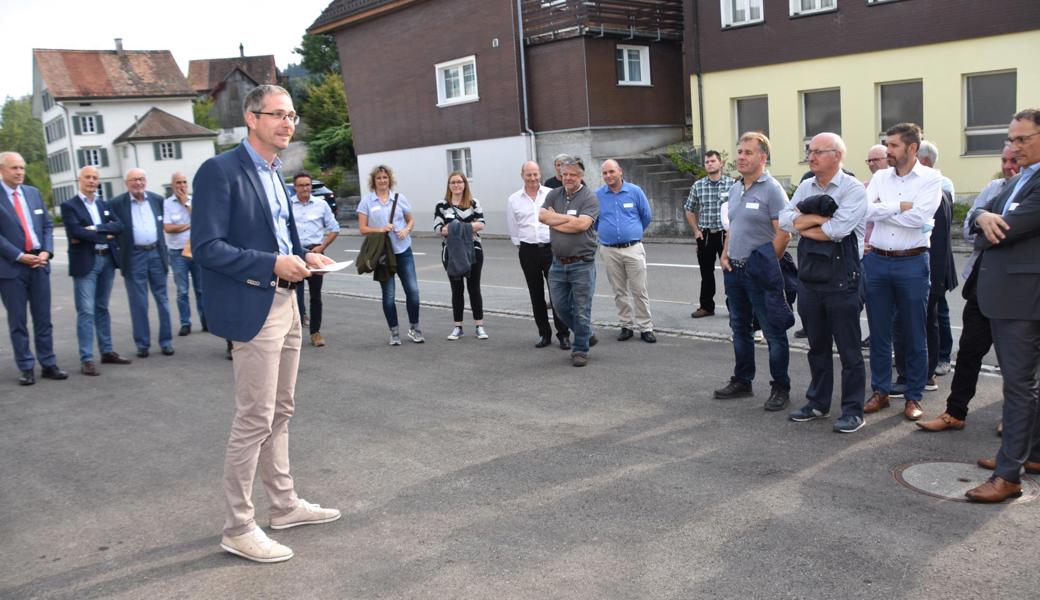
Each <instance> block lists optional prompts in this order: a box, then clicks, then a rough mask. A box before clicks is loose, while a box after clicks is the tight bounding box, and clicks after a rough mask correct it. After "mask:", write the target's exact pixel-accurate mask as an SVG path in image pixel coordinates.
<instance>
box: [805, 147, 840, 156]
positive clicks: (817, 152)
mask: <svg viewBox="0 0 1040 600" xmlns="http://www.w3.org/2000/svg"><path fill="white" fill-rule="evenodd" d="M828 152H837V150H835V149H834V148H829V149H827V150H813V149H812V148H810V149H808V150H806V151H805V155H806V156H819V155H821V154H826V153H828Z"/></svg>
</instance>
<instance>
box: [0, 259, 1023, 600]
mask: <svg viewBox="0 0 1040 600" xmlns="http://www.w3.org/2000/svg"><path fill="white" fill-rule="evenodd" d="M358 245H359V243H358V240H357V239H341V240H339V241H337V242H336V244H335V245H334V246H333V249H334V255H336V256H337V258H340V257H346V256H349V253H347V252H342V254H338V253H339V252H341V251H345V250H348V249H353V248H356V247H357V246H358ZM416 249H417V250H418V251H420V252H425V254H424V255H421V256H419V260H418V264H419V278H420V280H421V283H420V287H421V290H422V296H423V300H424V306H423V308H422V322H423V326H424V329H425V331H426V334H427V337H428V342H427V343H426V344H424V345H415V344H411V343H410V342H408V341H405V345H403V346H401V347H399V348H390V347H388V346H386V345H385V344H386V340H385V333H386V327H385V323H384V321H383V318H382V314H381V311H380V306H379V303H378V302H377V301H375V297H376V296H377V293H378V287H377V286H376V284H375V283H374V282H372V281H370V280H368V279H367V278H359V277H357V276H351V275H330V276H328V277H327V279H326V289H327V290H329V293H328V295H327V299H326V319H325V320H326V325H325V326H324V327H323V333H325V335H326V337H327V338H328V341H329V345H328V346H327V347H325V348H320V349H319V348H312V347H310V346H306V347H305V348H304V349H303V357H302V364H301V368H300V378H299V381H298V384H297V407H296V416H295V417H294V419H293V422H292V427H291V429H292V435H291V448H292V460H293V474H294V477H295V479H296V484H297V490H298V492H299V493H300V495H301V496H302V497H304V498H306V499H308V500H310V501H312V502H318V503H321V504H323V505H325V506H337V507H339V508H341V509H342V510H343V511H344V518H343V519H341V520H340V521H337V522H335V523H331V524H327V525H318V526H312V527H301V528H296V529H291V530H286V531H283V532H277V535H275V536H273V537H275V539H278V540H279V541H281V542H283V543H286V544H288V545H289V546H291V547H292V548H293V549H294V550H295V552H296V556H295V558H293V559H292V560H290V561H288V562H286V563H280V564H276V565H259V564H255V563H250V562H247V561H245V560H243V559H240V558H238V557H234V556H231V555H229V554H226V553H224V552H223V551H221V550H220V548H219V546H218V543H219V536H220V528H221V524H222V521H223V510H222V495H221V489H220V485H221V469H222V458H223V450H224V444H225V442H226V439H227V434H228V425H229V423H230V419H231V414H232V400H231V394H232V385H231V369H230V363H228V362H227V361H225V360H224V358H223V342H222V341H221V340H219V339H217V338H214V337H212V336H210V335H208V334H199V333H195V334H192V335H191V336H189V337H187V338H175V340H174V345H175V347H176V350H177V353H176V355H175V356H172V357H164V356H161V355H158V354H155V353H153V355H152V357H150V358H147V359H135V360H134V363H133V364H132V365H129V366H122V367H117V366H109V365H102V367H103V370H102V375H101V376H100V377H97V378H86V377H83V376H81V375H79V374H73V375H71V376H70V379H69V380H67V381H64V382H53V381H40V382H38V383H37V384H36V385H35V386H33V387H30V388H19V387H18V386H17V385H16V383H15V378H16V372H15V370H14V367H13V363H12V360H11V355H10V350H9V348H8V346H7V344H8V342H7V340H2V341H0V343H2V344H3V348H0V367H2V368H0V408H2V409H3V415H4V416H3V418H2V419H0V507H2V509H0V540H2V541H3V543H2V544H0V565H3V566H2V567H0V598H5V599H6V598H70V599H71V598H76V599H79V598H111V597H115V598H214V597H229V598H267V597H271V598H273V597H280V598H365V599H367V598H492V597H494V598H500V599H506V598H510V599H511V598H524V599H526V598H589V599H593V598H595V599H601V598H674V599H686V598H886V599H897V598H899V599H902V598H906V599H915V600H916V599H919V598H936V599H940V598H941V599H948V598H987V599H988V598H998V597H1025V598H1030V597H1035V596H1036V590H1037V589H1040V576H1038V575H1037V574H1036V569H1035V564H1034V563H1035V557H1036V556H1037V555H1038V554H1040V541H1038V540H1040V535H1038V533H1040V525H1038V523H1040V519H1038V518H1037V516H1038V512H1037V511H1038V510H1040V503H1037V502H1025V503H1016V504H1012V505H1001V506H977V505H969V504H966V503H961V502H951V501H944V500H940V499H936V498H933V497H929V496H926V495H922V494H919V493H917V492H914V491H911V490H909V489H907V488H905V487H903V486H901V485H900V484H899V483H897V482H896V480H895V479H894V477H893V469H895V468H896V467H898V466H900V465H904V464H907V463H911V462H915V461H922V460H932V459H935V460H951V461H972V460H974V459H975V458H977V457H981V456H991V455H992V454H993V453H994V452H995V450H996V448H997V446H998V443H999V442H998V439H997V438H996V437H995V436H994V435H993V424H994V423H995V422H996V421H997V420H998V419H999V417H1000V403H999V381H1000V380H999V378H997V377H993V376H984V377H983V378H982V379H981V383H980V389H979V395H978V397H977V398H976V400H975V402H974V403H973V404H972V413H971V415H970V421H969V426H968V428H967V429H965V430H964V431H962V432H954V433H944V434H927V433H922V432H919V431H917V428H916V427H915V426H913V425H912V424H910V423H908V422H906V421H905V420H903V419H902V417H901V415H900V414H899V413H898V412H897V411H896V410H889V411H886V412H883V413H880V414H878V415H873V416H870V417H869V418H868V424H867V426H866V427H865V428H864V429H862V430H860V431H859V432H858V433H856V434H853V435H840V434H835V433H832V432H831V427H830V422H829V421H826V422H825V421H817V422H811V423H792V422H790V421H788V420H786V418H785V415H784V414H775V413H766V412H764V411H763V410H762V408H761V406H762V402H763V401H764V400H765V395H766V391H767V390H766V385H765V383H764V382H763V380H762V377H761V376H760V377H759V379H758V380H757V381H756V392H757V396H756V397H755V398H754V399H750V400H738V401H728V402H723V401H717V400H713V399H711V390H712V389H714V388H716V387H720V386H721V385H722V384H723V383H725V381H726V379H727V378H728V376H729V374H730V371H731V369H732V349H731V347H730V345H729V344H728V342H727V341H726V340H725V339H724V338H725V336H724V334H723V333H722V332H724V328H725V319H724V318H722V317H715V318H714V319H706V320H699V321H696V322H695V321H693V320H692V319H690V318H689V312H690V310H691V306H690V304H689V303H690V300H691V298H693V297H694V295H695V293H696V288H695V287H694V284H693V283H692V282H691V279H692V277H693V276H695V274H696V270H695V269H690V268H689V267H681V266H671V267H666V266H661V267H651V276H650V286H651V296H652V297H653V309H654V314H655V320H656V321H657V324H658V331H659V332H661V334H660V335H659V339H660V342H659V343H658V344H656V345H649V344H645V343H643V342H641V341H639V340H631V341H628V342H624V343H619V342H616V341H614V340H613V335H612V334H613V331H612V330H610V328H609V327H608V325H606V323H609V322H611V321H612V318H611V317H612V315H613V307H612V302H611V299H609V298H608V297H606V296H604V295H599V296H597V297H596V300H595V304H594V309H595V310H594V315H595V319H596V320H597V321H599V322H600V323H601V325H599V326H598V329H599V331H600V334H601V335H600V337H601V338H602V340H603V341H602V342H601V343H600V344H599V345H598V346H596V347H595V348H594V349H593V350H592V352H591V354H590V359H591V360H590V365H589V366H588V367H586V368H584V369H575V368H573V367H571V366H570V363H569V360H568V356H567V353H566V352H562V351H560V350H559V349H556V348H554V347H553V348H545V349H541V350H537V349H535V348H533V345H532V344H533V342H534V336H535V329H534V326H533V324H532V323H531V322H530V319H529V318H528V317H526V316H524V314H523V313H524V312H525V307H526V305H527V301H526V291H525V290H524V289H523V283H522V278H521V275H520V271H519V267H518V266H517V265H516V263H515V256H514V254H513V252H512V250H510V249H509V248H508V247H506V245H505V244H504V243H501V242H491V243H489V249H488V262H487V264H486V267H485V273H487V276H486V278H485V280H486V282H487V283H486V285H485V294H486V302H485V303H486V305H487V306H488V309H489V314H488V315H487V324H488V330H489V333H490V334H491V339H489V340H486V341H478V340H476V339H474V338H473V337H472V336H467V337H465V338H463V339H462V340H459V341H457V342H449V341H447V340H445V339H444V337H443V336H444V335H445V334H447V332H448V330H449V328H450V325H451V316H450V311H449V310H447V309H446V308H444V307H443V306H444V305H446V304H447V298H448V288H447V284H446V282H445V279H444V275H443V272H442V270H441V268H440V266H439V264H438V262H437V259H436V256H435V250H436V242H435V241H434V240H420V241H419V242H418V243H417V248H416ZM62 254H63V253H59V257H60V256H62ZM648 255H649V257H650V260H651V262H653V263H660V264H677V265H679V264H686V265H689V264H691V263H692V262H693V261H692V253H690V251H689V248H688V247H682V246H665V245H661V246H658V245H654V246H651V247H650V248H649V249H648ZM58 262H59V264H57V265H56V266H55V273H54V275H53V276H52V282H53V284H54V310H53V314H54V320H55V327H56V337H57V351H58V356H59V361H60V364H62V365H63V366H64V367H65V368H66V369H68V370H70V371H73V370H74V368H75V366H76V365H75V341H74V320H75V319H74V311H73V309H72V300H71V280H70V278H68V277H67V276H66V275H65V267H64V265H63V264H61V261H58ZM599 289H600V291H601V293H602V292H605V291H606V290H607V286H606V280H605V277H602V278H601V279H600V285H599ZM951 298H952V297H951ZM719 300H720V301H721V292H720V296H719ZM399 309H400V313H401V315H402V316H403V315H404V307H403V306H399ZM954 312H955V313H957V312H959V311H957V309H954ZM112 313H113V320H114V325H113V330H114V334H115V338H116V349H117V350H118V351H120V352H123V353H128V354H132V350H133V344H132V341H131V336H130V324H129V314H128V312H127V308H126V295H125V293H124V288H123V286H122V283H121V281H118V278H117V283H116V287H115V292H114V294H113V304H112ZM702 323H703V325H702ZM695 325H696V326H697V327H698V330H697V331H696V332H694V330H693V329H692V327H694V326H695ZM467 327H468V324H467ZM669 332H675V333H674V334H672V333H669ZM715 338H719V339H715ZM765 359H766V356H765V350H764V347H763V348H760V350H759V353H758V364H759V368H760V371H764V370H765V368H766V367H765ZM5 373H6V375H4V374H5ZM791 374H792V380H793V382H794V389H793V396H794V397H795V398H796V402H797V398H798V396H799V395H800V394H802V393H804V389H805V385H806V383H807V381H808V373H807V367H806V361H805V356H804V354H802V353H800V352H797V351H796V352H794V353H793V354H792V359H791ZM948 380H949V376H947V377H944V378H941V379H940V386H941V387H940V391H939V392H935V393H929V394H926V397H925V401H924V407H925V411H926V413H927V414H929V415H931V414H936V413H937V412H939V411H940V410H941V409H942V403H943V400H944V398H945V389H947V386H948ZM836 413H837V407H835V411H834V412H833V413H832V414H836ZM985 476H986V473H985V472H982V471H981V470H979V472H978V480H981V479H982V478H984V477H985ZM255 491H256V494H255V497H254V499H255V502H256V504H257V507H258V520H259V522H260V523H261V524H266V520H267V519H266V500H265V498H264V494H263V491H262V487H261V486H260V485H257V486H256V489H255Z"/></svg>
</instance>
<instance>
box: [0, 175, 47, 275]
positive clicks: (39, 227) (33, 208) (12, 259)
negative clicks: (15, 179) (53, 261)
mask: <svg viewBox="0 0 1040 600" xmlns="http://www.w3.org/2000/svg"><path fill="white" fill-rule="evenodd" d="M22 194H24V195H25V198H24V200H25V205H26V206H27V207H28V209H29V214H27V215H23V216H24V217H25V223H26V225H28V226H29V227H32V229H33V231H34V232H35V233H36V238H37V240H38V241H39V242H40V250H43V251H46V252H47V254H50V255H51V256H52V257H53V256H54V233H53V232H54V222H53V221H51V215H50V213H49V212H47V206H46V205H44V203H43V196H41V195H40V191H39V190H38V189H36V188H34V187H33V186H31V185H26V184H24V183H23V184H22ZM23 252H25V230H23V229H22V222H21V221H20V220H19V219H18V213H16V212H15V210H14V204H13V203H12V200H11V199H10V198H8V197H7V191H6V190H4V188H3V187H2V186H0V279H14V278H15V277H18V276H19V275H20V274H21V272H22V271H23V270H24V269H27V268H28V267H26V266H25V265H23V264H21V263H19V262H18V256H19V255H21V254H22V253H23ZM44 270H46V271H47V272H48V273H50V270H51V266H50V262H49V261H48V263H47V266H46V267H44Z"/></svg>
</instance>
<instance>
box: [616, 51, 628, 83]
mask: <svg viewBox="0 0 1040 600" xmlns="http://www.w3.org/2000/svg"><path fill="white" fill-rule="evenodd" d="M615 55H616V57H617V80H618V81H627V79H628V78H627V77H625V51H624V50H623V49H621V48H617V49H616V50H615Z"/></svg>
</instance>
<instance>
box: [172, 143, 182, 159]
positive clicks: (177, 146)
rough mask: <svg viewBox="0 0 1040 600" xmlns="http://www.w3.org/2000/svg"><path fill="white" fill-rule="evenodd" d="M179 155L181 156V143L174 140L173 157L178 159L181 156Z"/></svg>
mask: <svg viewBox="0 0 1040 600" xmlns="http://www.w3.org/2000/svg"><path fill="white" fill-rule="evenodd" d="M181 156H182V155H181V143H180V142H174V143H173V157H174V158H176V159H178V160H179V159H180V158H181Z"/></svg>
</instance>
